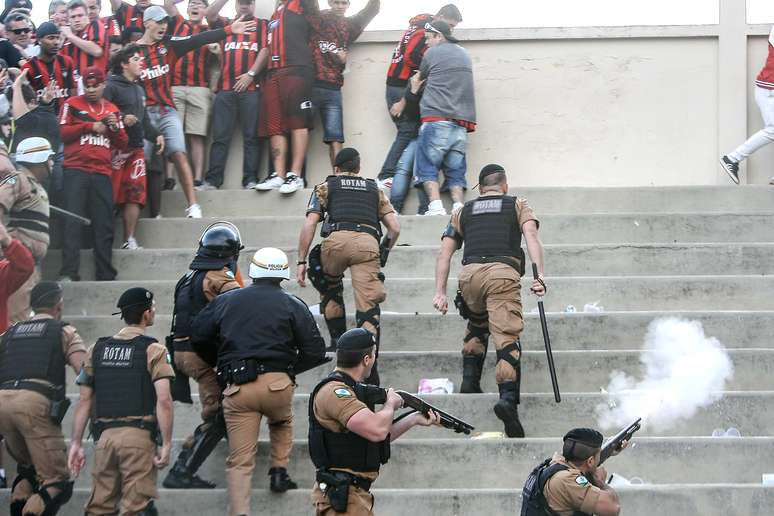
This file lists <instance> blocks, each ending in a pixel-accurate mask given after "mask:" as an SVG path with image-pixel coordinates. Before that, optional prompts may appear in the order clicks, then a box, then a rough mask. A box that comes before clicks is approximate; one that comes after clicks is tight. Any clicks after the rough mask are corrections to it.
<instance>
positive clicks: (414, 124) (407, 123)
mask: <svg viewBox="0 0 774 516" xmlns="http://www.w3.org/2000/svg"><path fill="white" fill-rule="evenodd" d="M404 93H406V88H405V87H403V86H387V91H386V93H385V100H386V102H387V109H388V110H389V109H390V108H391V107H392V105H393V104H395V103H396V102H398V101H399V100H400V99H402V98H403V95H404ZM392 121H393V123H394V124H395V128H396V129H397V130H398V134H397V135H395V141H394V142H392V146H391V147H390V151H389V152H388V153H387V158H385V160H384V165H382V171H381V172H380V173H379V179H386V178H388V177H392V176H394V175H395V169H396V168H397V165H398V161H399V160H400V157H401V156H402V155H403V151H404V150H406V147H408V145H409V143H411V141H412V140H414V139H415V138H416V137H417V129H418V128H419V122H418V121H417V120H416V119H413V118H410V117H407V116H406V115H405V114H404V115H402V116H401V117H400V118H393V119H392Z"/></svg>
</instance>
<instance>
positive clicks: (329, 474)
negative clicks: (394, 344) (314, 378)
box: [309, 328, 439, 516]
mask: <svg viewBox="0 0 774 516" xmlns="http://www.w3.org/2000/svg"><path fill="white" fill-rule="evenodd" d="M375 360H376V337H375V336H374V335H373V334H372V333H370V332H369V331H367V330H364V329H363V328H356V329H353V330H349V331H348V332H346V333H345V334H344V335H342V336H341V337H340V338H339V341H338V347H337V350H336V369H335V370H334V371H333V373H331V374H330V376H328V377H327V378H325V379H324V380H323V381H322V382H320V383H319V384H318V385H317V387H315V389H314V391H313V392H312V395H311V396H310V398H309V454H310V455H311V457H312V462H313V463H314V465H315V467H316V468H317V483H316V484H315V487H314V491H313V492H312V503H313V505H314V507H315V510H316V514H317V516H332V515H334V514H347V515H350V516H369V515H372V514H373V511H372V510H373V506H374V497H373V495H372V494H371V493H370V489H371V484H372V483H373V482H374V481H375V480H376V478H377V477H378V476H379V468H380V466H381V465H382V464H387V461H388V460H389V459H390V442H391V441H394V440H395V439H397V438H398V437H400V436H401V435H403V434H404V433H405V432H406V431H408V430H409V429H411V428H412V427H414V426H417V425H419V426H430V425H437V424H439V418H438V416H437V415H436V414H435V413H433V412H431V413H430V415H429V416H424V415H422V414H420V413H413V414H411V415H409V416H407V417H405V418H402V419H400V420H396V421H393V417H394V414H395V411H396V410H398V409H400V408H401V407H402V406H403V398H401V397H400V396H398V395H397V394H395V391H393V390H392V389H389V390H388V391H387V402H386V403H385V404H384V407H382V409H381V410H380V411H378V412H374V405H373V404H370V403H369V400H368V397H367V392H368V388H367V387H365V386H364V385H363V384H362V383H361V382H363V381H364V380H365V379H366V378H368V376H369V375H370V374H371V368H372V367H373V365H374V361H375Z"/></svg>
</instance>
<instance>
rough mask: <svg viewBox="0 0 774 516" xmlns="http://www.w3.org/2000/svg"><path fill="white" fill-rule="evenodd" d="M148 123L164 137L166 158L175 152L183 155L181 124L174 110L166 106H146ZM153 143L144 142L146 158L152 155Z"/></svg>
mask: <svg viewBox="0 0 774 516" xmlns="http://www.w3.org/2000/svg"><path fill="white" fill-rule="evenodd" d="M148 121H149V122H150V124H151V125H152V126H153V127H154V128H155V129H156V130H157V131H158V132H159V133H160V134H162V135H164V155H165V156H166V157H170V156H172V155H173V154H174V153H176V152H183V153H185V134H184V133H183V122H182V121H181V120H180V115H179V114H178V113H177V110H176V109H174V108H171V107H168V106H148ZM155 143H156V142H149V141H148V140H145V155H146V156H152V155H153V146H154V145H155ZM149 149H150V151H149Z"/></svg>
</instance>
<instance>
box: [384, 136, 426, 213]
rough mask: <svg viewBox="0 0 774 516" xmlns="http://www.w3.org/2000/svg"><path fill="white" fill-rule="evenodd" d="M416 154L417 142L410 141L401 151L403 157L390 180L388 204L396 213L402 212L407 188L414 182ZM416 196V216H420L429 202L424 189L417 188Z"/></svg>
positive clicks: (407, 191)
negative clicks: (417, 199) (417, 207)
mask: <svg viewBox="0 0 774 516" xmlns="http://www.w3.org/2000/svg"><path fill="white" fill-rule="evenodd" d="M416 152H417V140H416V139H414V140H411V143H409V145H408V147H406V150H404V151H403V155H402V156H401V157H400V160H399V161H398V166H397V168H396V169H395V176H394V177H393V179H392V188H391V189H390V203H391V204H392V207H393V208H395V211H396V212H398V213H402V212H403V204H404V203H405V202H406V197H408V193H409V188H410V187H411V186H412V184H413V182H414V158H415V156H416ZM417 194H418V195H419V209H418V210H417V214H419V215H421V214H423V213H424V212H426V211H427V205H428V203H429V200H428V198H427V194H426V193H425V191H424V189H422V188H417Z"/></svg>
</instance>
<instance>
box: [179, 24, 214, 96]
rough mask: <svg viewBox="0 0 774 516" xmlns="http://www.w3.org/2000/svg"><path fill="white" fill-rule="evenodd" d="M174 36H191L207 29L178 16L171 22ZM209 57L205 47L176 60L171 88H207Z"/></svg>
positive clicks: (208, 83)
mask: <svg viewBox="0 0 774 516" xmlns="http://www.w3.org/2000/svg"><path fill="white" fill-rule="evenodd" d="M172 23H173V25H174V28H173V29H172V34H174V35H175V36H179V37H180V36H193V35H194V34H199V33H200V32H204V31H206V30H207V29H208V27H207V26H206V25H203V24H201V23H191V22H190V21H188V20H186V19H185V18H183V17H182V16H180V15H179V14H178V15H177V16H175V18H174V19H173V20H172ZM209 55H210V52H209V50H207V48H206V47H201V48H197V49H196V50H194V51H193V52H190V53H188V54H185V55H184V56H182V57H181V58H180V59H178V60H177V63H176V64H175V73H174V75H173V76H172V86H198V87H201V88H207V87H209V85H210V74H209V69H208V67H207V58H208V56H209Z"/></svg>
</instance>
